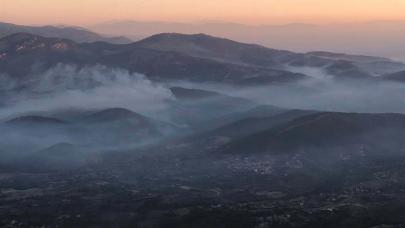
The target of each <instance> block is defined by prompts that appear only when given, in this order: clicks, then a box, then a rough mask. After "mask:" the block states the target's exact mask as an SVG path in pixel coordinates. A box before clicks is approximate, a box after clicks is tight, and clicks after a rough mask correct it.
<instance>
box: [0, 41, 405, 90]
mask: <svg viewBox="0 0 405 228" xmlns="http://www.w3.org/2000/svg"><path fill="white" fill-rule="evenodd" d="M57 64H74V65H77V66H87V65H95V64H102V65H105V66H109V67H115V68H117V67H118V68H123V69H127V70H129V71H130V72H139V73H143V74H145V75H146V76H147V77H148V78H150V79H152V80H159V81H162V80H163V81H170V80H188V81H195V82H221V83H231V84H238V85H263V84H274V83H283V82H291V81H297V80H302V79H305V78H309V77H311V76H312V75H310V73H307V74H303V73H297V72H301V71H300V70H296V69H295V68H298V69H299V68H317V69H321V70H323V71H325V73H327V74H330V75H332V76H334V77H335V78H339V79H345V78H346V79H347V78H356V79H373V78H374V76H382V75H386V74H392V73H396V72H399V71H403V70H405V64H403V63H400V62H396V61H392V60H390V59H386V58H380V57H367V56H353V55H345V54H336V53H326V52H311V53H306V54H302V53H294V52H290V51H284V50H276V49H270V48H266V47H263V46H259V45H255V44H244V43H239V42H235V41H232V40H228V39H224V38H217V37H213V36H208V35H205V34H195V35H184V34H176V33H165V34H158V35H154V36H152V37H149V38H146V39H144V40H141V41H139V42H135V43H131V44H126V45H114V44H110V43H105V42H93V43H78V42H74V41H72V40H69V39H62V38H45V37H42V36H39V35H32V34H28V33H17V34H13V35H10V36H7V37H4V38H2V39H0V69H1V71H2V72H1V73H6V74H8V75H10V76H12V77H14V78H21V77H22V78H23V77H29V76H30V75H33V74H35V73H41V72H43V71H46V70H48V69H50V68H51V67H53V66H56V65H57ZM21 66H25V67H21Z"/></svg>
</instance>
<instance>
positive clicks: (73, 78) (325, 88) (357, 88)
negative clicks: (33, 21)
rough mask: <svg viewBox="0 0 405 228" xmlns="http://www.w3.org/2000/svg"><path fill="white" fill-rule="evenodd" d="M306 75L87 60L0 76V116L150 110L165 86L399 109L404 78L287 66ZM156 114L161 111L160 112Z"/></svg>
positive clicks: (301, 104) (258, 98)
mask: <svg viewBox="0 0 405 228" xmlns="http://www.w3.org/2000/svg"><path fill="white" fill-rule="evenodd" d="M290 70H291V71H294V72H301V73H304V74H307V75H309V76H311V77H312V79H310V80H305V81H300V82H296V83H290V84H280V85H271V86H261V87H260V86H258V87H245V88H243V87H234V86H230V85H221V84H208V83H207V84H196V83H189V82H175V83H169V84H163V83H153V82H151V81H150V80H148V79H146V78H145V76H143V75H141V74H136V73H132V74H131V73H129V72H128V71H126V70H122V69H111V68H107V67H105V66H100V65H97V66H93V67H85V68H82V69H78V68H77V67H76V66H71V65H58V66H57V67H55V68H53V69H50V70H48V71H47V72H45V73H44V74H42V75H35V76H32V77H31V80H26V81H23V82H16V81H13V80H11V79H9V78H7V77H6V76H4V75H3V76H2V77H0V79H1V89H2V90H3V91H6V92H3V94H5V95H3V99H2V101H1V102H0V104H1V103H2V104H3V108H1V109H0V118H2V119H4V118H8V117H12V116H16V115H23V114H25V113H29V112H44V111H45V112H49V111H58V110H63V109H70V110H72V109H79V110H83V109H87V110H97V109H99V110H100V109H105V108H111V107H121V108H127V109H130V110H133V111H135V112H139V113H142V114H147V115H154V114H156V113H158V112H160V114H161V112H162V110H164V109H165V108H166V105H167V103H168V101H171V100H173V99H174V98H173V95H172V94H171V92H170V89H169V87H170V86H184V87H186V88H200V89H206V90H212V91H217V92H220V93H224V94H228V95H232V96H237V97H243V98H247V99H250V100H252V101H255V102H257V103H262V104H271V105H276V106H281V107H287V108H294V109H313V110H324V111H325V110H327V111H342V112H401V113H402V112H405V100H404V99H403V97H404V95H405V83H396V82H387V81H382V80H381V81H373V82H366V81H356V80H347V79H346V80H344V81H337V80H334V79H333V76H331V75H328V74H326V73H324V72H323V71H322V69H318V68H291V69H290ZM160 116H162V115H160Z"/></svg>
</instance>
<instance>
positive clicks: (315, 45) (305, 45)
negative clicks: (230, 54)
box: [89, 21, 405, 60]
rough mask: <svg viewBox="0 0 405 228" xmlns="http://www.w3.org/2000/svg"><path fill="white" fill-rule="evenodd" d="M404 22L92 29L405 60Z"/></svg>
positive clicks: (131, 24) (125, 24)
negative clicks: (203, 36)
mask: <svg viewBox="0 0 405 228" xmlns="http://www.w3.org/2000/svg"><path fill="white" fill-rule="evenodd" d="M404 26H405V21H374V22H366V23H347V24H326V25H313V24H302V23H293V24H286V25H258V26H251V25H243V24H236V23H221V22H207V23H168V22H159V21H157V22H148V21H146V22H143V21H114V22H106V23H101V24H97V25H94V26H91V27H89V28H90V29H91V30H93V31H96V32H100V33H102V34H112V35H125V36H127V37H130V38H132V39H136V40H139V39H143V38H146V37H149V36H151V35H154V34H158V33H166V32H177V33H185V34H195V33H206V34H211V35H214V36H220V37H226V38H229V39H233V40H237V41H240V42H246V43H257V44H261V45H264V46H267V47H272V48H276V49H286V50H292V51H297V52H308V51H316V50H324V51H329V52H342V53H351V54H353V53H356V54H357V53H361V54H365V55H376V56H384V57H388V58H394V59H400V60H405V55H404V54H403V53H405V48H404V47H405V45H404V40H405V31H404V30H403V28H404Z"/></svg>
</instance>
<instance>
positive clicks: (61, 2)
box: [0, 0, 405, 25]
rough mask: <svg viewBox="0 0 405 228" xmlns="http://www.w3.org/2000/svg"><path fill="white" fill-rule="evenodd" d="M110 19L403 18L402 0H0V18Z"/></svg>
mask: <svg viewBox="0 0 405 228" xmlns="http://www.w3.org/2000/svg"><path fill="white" fill-rule="evenodd" d="M111 20H143V21H177V22H201V21H226V22H236V23H245V24H280V23H292V22H305V23H334V22H360V21H372V20H405V0H0V21H3V22H10V23H18V24H71V25H91V24H95V23H98V22H105V21H111Z"/></svg>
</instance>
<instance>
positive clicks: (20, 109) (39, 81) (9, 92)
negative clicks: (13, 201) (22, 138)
mask: <svg viewBox="0 0 405 228" xmlns="http://www.w3.org/2000/svg"><path fill="white" fill-rule="evenodd" d="M1 80H2V83H1V84H2V87H3V88H2V89H3V90H6V92H5V94H6V95H5V97H7V98H9V99H6V104H5V106H6V108H3V109H2V110H1V111H0V117H2V118H4V117H9V116H13V115H17V114H23V113H30V112H55V111H63V110H65V111H66V110H69V109H72V110H75V109H79V110H97V109H104V108H110V107H122V108H128V109H131V110H134V111H137V112H141V113H151V112H157V111H158V110H160V109H163V108H165V102H167V101H168V100H170V99H172V94H171V93H170V90H169V89H168V88H165V87H164V86H162V85H158V84H156V83H153V82H151V81H150V80H148V79H146V78H145V76H144V75H142V74H138V73H130V72H128V71H126V70H123V69H113V68H108V67H105V66H101V65H96V66H88V67H84V68H78V67H77V66H74V65H63V64H59V65H57V66H56V67H54V68H51V69H49V70H47V71H46V72H45V73H43V74H41V75H35V76H33V77H31V78H30V79H29V80H25V81H23V82H21V81H18V82H17V81H13V80H12V79H10V78H7V77H5V76H3V77H2V78H1Z"/></svg>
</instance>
